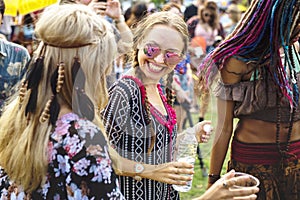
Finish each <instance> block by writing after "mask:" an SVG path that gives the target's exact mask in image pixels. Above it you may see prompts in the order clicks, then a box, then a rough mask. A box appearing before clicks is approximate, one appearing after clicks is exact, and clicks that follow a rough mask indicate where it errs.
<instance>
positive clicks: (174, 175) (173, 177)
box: [140, 162, 194, 185]
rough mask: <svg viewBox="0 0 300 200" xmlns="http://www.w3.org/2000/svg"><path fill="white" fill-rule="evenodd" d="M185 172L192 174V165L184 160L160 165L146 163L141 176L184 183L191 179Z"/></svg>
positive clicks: (169, 182)
mask: <svg viewBox="0 0 300 200" xmlns="http://www.w3.org/2000/svg"><path fill="white" fill-rule="evenodd" d="M187 174H190V175H193V174H194V166H193V165H192V164H189V163H186V162H169V163H164V164H160V165H146V164H145V170H144V171H143V173H141V174H140V176H141V177H143V178H147V179H152V180H155V181H159V182H163V183H167V184H175V185H186V184H187V182H188V181H190V180H192V176H187Z"/></svg>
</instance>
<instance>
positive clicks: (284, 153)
mask: <svg viewBox="0 0 300 200" xmlns="http://www.w3.org/2000/svg"><path fill="white" fill-rule="evenodd" d="M292 47H293V50H294V52H296V51H295V47H294V46H292ZM296 56H297V58H298V55H296ZM290 59H291V66H292V67H291V68H290V76H291V77H290V78H291V80H294V81H292V83H293V86H294V87H293V89H296V88H295V87H297V82H296V80H297V77H296V69H295V66H296V65H295V60H294V57H293V53H292V50H291V51H290ZM298 62H299V59H298ZM276 104H277V120H276V145H277V148H278V151H279V153H280V155H281V163H280V164H281V167H282V169H283V170H285V172H286V175H287V173H288V172H289V169H288V168H289V167H288V166H287V165H286V161H287V160H288V159H290V158H291V157H294V158H297V156H296V155H295V154H292V153H289V152H288V151H289V147H290V144H291V141H290V140H291V136H292V130H293V124H294V116H295V111H296V107H297V106H298V105H297V104H298V95H297V94H296V95H295V96H294V103H293V104H294V105H293V107H292V109H291V113H290V119H289V127H288V134H287V139H286V142H285V143H282V144H281V143H280V140H279V135H280V122H281V113H280V108H281V106H280V96H279V95H277V99H276Z"/></svg>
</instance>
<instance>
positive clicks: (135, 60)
mask: <svg viewBox="0 0 300 200" xmlns="http://www.w3.org/2000/svg"><path fill="white" fill-rule="evenodd" d="M132 58H133V59H132V66H133V68H134V69H135V73H136V76H137V78H139V79H140V80H143V72H142V71H141V69H140V67H139V63H138V56H137V51H134V52H133V54H132ZM144 88H145V105H144V106H145V110H146V114H147V116H146V120H147V124H149V131H150V136H151V143H150V145H149V147H148V150H147V153H148V154H150V153H151V151H152V150H153V148H154V145H155V141H156V134H155V131H154V128H153V121H152V116H151V111H150V102H149V99H148V96H147V90H146V87H144Z"/></svg>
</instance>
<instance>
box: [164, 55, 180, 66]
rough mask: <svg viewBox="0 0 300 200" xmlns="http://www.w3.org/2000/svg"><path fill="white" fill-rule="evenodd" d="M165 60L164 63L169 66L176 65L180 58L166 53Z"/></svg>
mask: <svg viewBox="0 0 300 200" xmlns="http://www.w3.org/2000/svg"><path fill="white" fill-rule="evenodd" d="M165 59H166V63H168V64H170V65H176V64H178V63H179V62H180V61H181V60H182V58H181V56H180V55H178V54H177V53H174V52H167V53H166V54H165Z"/></svg>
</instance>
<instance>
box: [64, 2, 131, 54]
mask: <svg viewBox="0 0 300 200" xmlns="http://www.w3.org/2000/svg"><path fill="white" fill-rule="evenodd" d="M74 3H75V4H84V5H86V6H89V7H90V8H92V9H93V10H94V11H95V12H96V13H97V14H98V15H100V16H102V17H104V18H106V19H107V20H108V21H109V22H113V23H111V24H112V27H113V29H114V33H115V35H116V40H117V43H118V52H119V54H120V55H122V54H125V53H128V52H130V51H131V47H132V32H131V30H130V28H129V27H128V26H127V24H126V23H125V18H124V16H123V14H122V10H121V5H120V2H119V0H107V1H98V0H60V2H59V4H60V5H64V4H74Z"/></svg>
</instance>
